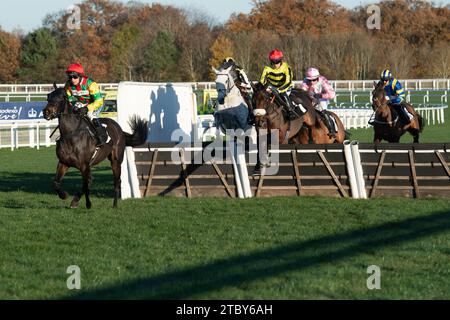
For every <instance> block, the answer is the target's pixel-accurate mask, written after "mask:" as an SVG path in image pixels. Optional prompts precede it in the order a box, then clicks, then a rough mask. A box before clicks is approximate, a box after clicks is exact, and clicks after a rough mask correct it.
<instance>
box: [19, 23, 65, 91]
mask: <svg viewBox="0 0 450 320" xmlns="http://www.w3.org/2000/svg"><path fill="white" fill-rule="evenodd" d="M57 57H58V44H57V41H56V39H55V38H54V37H53V35H52V34H51V31H50V30H49V29H47V28H40V29H37V30H36V31H34V32H32V33H29V34H28V35H27V36H26V37H25V39H24V40H23V43H22V52H21V56H20V61H21V69H20V78H21V80H22V81H23V82H24V83H33V82H40V83H52V82H53V81H54V80H55V79H54V75H55V73H56V72H57V65H56V63H55V61H56V59H57Z"/></svg>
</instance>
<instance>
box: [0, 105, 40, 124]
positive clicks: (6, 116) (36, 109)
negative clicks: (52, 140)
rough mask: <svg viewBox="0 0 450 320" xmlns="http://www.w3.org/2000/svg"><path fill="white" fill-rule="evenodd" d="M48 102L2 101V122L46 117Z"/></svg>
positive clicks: (0, 108)
mask: <svg viewBox="0 0 450 320" xmlns="http://www.w3.org/2000/svg"><path fill="white" fill-rule="evenodd" d="M46 105H47V102H0V122H10V121H11V122H13V121H30V120H41V119H44V115H43V113H42V110H43V109H44V108H45V106H46Z"/></svg>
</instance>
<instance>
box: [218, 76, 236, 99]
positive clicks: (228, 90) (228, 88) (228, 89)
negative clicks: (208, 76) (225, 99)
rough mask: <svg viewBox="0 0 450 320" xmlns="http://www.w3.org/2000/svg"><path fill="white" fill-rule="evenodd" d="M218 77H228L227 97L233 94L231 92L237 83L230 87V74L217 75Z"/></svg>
mask: <svg viewBox="0 0 450 320" xmlns="http://www.w3.org/2000/svg"><path fill="white" fill-rule="evenodd" d="M217 76H227V78H228V81H227V95H228V94H229V93H230V92H231V90H232V89H233V88H234V87H235V86H236V83H235V82H234V81H233V85H232V86H231V87H230V83H231V81H230V79H231V75H230V73H229V72H228V73H217Z"/></svg>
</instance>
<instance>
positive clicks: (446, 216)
mask: <svg viewBox="0 0 450 320" xmlns="http://www.w3.org/2000/svg"><path fill="white" fill-rule="evenodd" d="M449 230H450V212H449V211H445V212H437V213H434V214H431V215H428V216H424V217H417V218H409V219H405V220H403V221H399V222H392V223H385V224H381V225H379V226H374V227H370V228H365V229H359V230H355V231H348V232H344V233H341V234H336V235H332V236H325V237H321V238H318V239H314V240H308V241H300V242H294V243H291V244H288V245H284V246H280V247H278V248H273V249H269V250H263V251H259V252H255V253H252V254H247V255H239V256H235V257H231V258H227V259H223V260H218V261H215V262H212V263H207V264H204V265H199V266H194V267H191V268H187V269H184V270H179V271H172V272H168V273H165V274H161V275H157V276H153V277H149V278H143V279H137V280H133V281H129V282H126V283H122V284H117V285H114V286H110V287H106V288H102V289H96V290H91V291H88V292H82V293H79V294H78V295H75V296H68V297H65V298H70V299H188V298H191V297H193V296H195V295H198V294H202V293H207V292H212V291H217V290H220V289H222V288H225V287H227V286H238V285H240V284H242V283H248V282H249V281H253V280H261V279H265V278H269V277H273V276H278V275H280V274H283V273H286V272H291V271H299V270H303V269H306V268H310V267H314V266H318V265H320V264H323V263H334V262H337V261H339V260H342V259H345V258H351V257H354V256H356V255H358V254H364V253H366V252H374V251H376V250H379V249H382V248H385V247H388V246H391V245H399V244H402V243H405V242H408V241H413V240H416V239H419V238H424V237H429V236H432V235H436V234H439V233H443V232H448V231H449Z"/></svg>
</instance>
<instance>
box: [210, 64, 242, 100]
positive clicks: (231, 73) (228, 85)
mask: <svg viewBox="0 0 450 320" xmlns="http://www.w3.org/2000/svg"><path fill="white" fill-rule="evenodd" d="M213 71H214V73H215V74H216V79H215V81H214V82H215V83H216V90H217V101H218V103H219V106H220V105H222V106H223V105H224V104H225V98H226V97H227V96H228V95H229V94H231V93H232V91H234V90H237V91H239V90H238V88H237V87H236V85H235V79H236V77H237V75H236V71H235V70H234V69H233V66H229V67H228V68H224V67H220V68H219V70H217V69H215V68H213ZM234 93H236V92H234ZM239 93H240V91H239Z"/></svg>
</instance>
